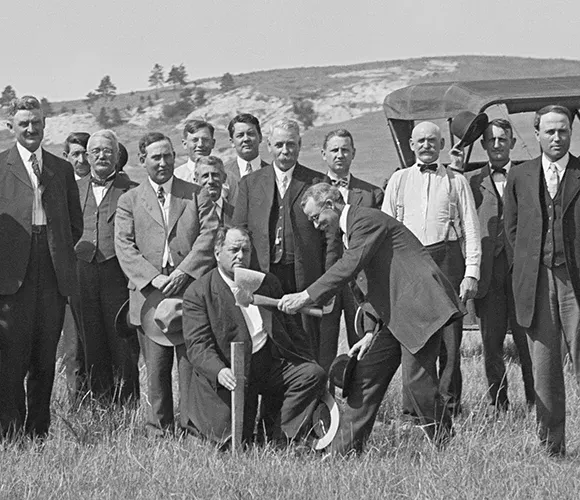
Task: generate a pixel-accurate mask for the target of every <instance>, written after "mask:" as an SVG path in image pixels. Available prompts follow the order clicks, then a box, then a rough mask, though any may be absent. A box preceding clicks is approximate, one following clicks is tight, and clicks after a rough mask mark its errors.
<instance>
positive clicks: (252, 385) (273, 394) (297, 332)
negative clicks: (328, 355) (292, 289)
mask: <svg viewBox="0 0 580 500" xmlns="http://www.w3.org/2000/svg"><path fill="white" fill-rule="evenodd" d="M250 254H251V242H250V236H249V234H248V232H247V231H246V230H245V229H243V228H238V227H234V228H226V227H221V228H220V229H219V230H218V233H217V236H216V242H215V257H216V260H217V266H218V267H217V269H213V270H212V271H210V272H209V273H208V274H206V275H205V276H204V277H203V278H202V279H201V280H199V281H196V282H195V283H193V284H192V285H190V286H189V288H188V289H187V291H186V293H185V296H184V300H183V334H184V337H185V344H186V347H187V356H188V358H189V360H190V362H191V364H192V365H193V370H194V371H193V375H192V383H191V384H190V386H189V388H190V389H189V398H188V403H189V405H188V413H187V414H188V417H189V420H190V425H192V426H193V428H194V429H195V431H197V432H199V433H201V434H202V435H203V436H205V437H206V438H209V439H212V440H215V441H217V442H219V443H223V442H224V441H225V440H227V439H228V438H229V436H230V429H231V397H230V392H229V391H232V390H233V389H234V388H235V384H236V379H235V378H234V376H233V373H232V370H231V359H230V343H231V342H243V343H244V347H245V349H244V350H245V353H246V355H245V361H246V366H245V373H246V380H247V381H248V383H247V385H246V397H245V407H244V426H243V439H244V440H245V441H246V442H247V441H250V440H251V438H252V433H253V430H254V421H255V418H256V408H257V402H258V401H257V400H258V394H263V395H265V396H266V397H267V399H268V401H269V404H270V405H273V407H272V406H271V407H270V408H269V409H268V410H269V411H268V415H269V417H268V418H270V419H271V421H270V422H266V427H267V428H268V427H272V426H273V436H272V437H273V439H275V440H276V441H279V440H283V442H285V441H286V440H294V439H296V438H298V437H300V436H301V435H304V434H305V433H306V432H307V430H308V428H309V426H310V421H311V416H312V412H313V410H314V408H315V406H316V403H317V401H318V399H319V397H320V396H321V394H322V392H323V391H324V383H325V381H326V376H325V374H324V371H323V370H322V368H321V367H320V366H318V365H317V364H316V363H315V362H314V361H313V359H312V353H311V351H310V342H309V339H308V338H307V337H306V335H305V333H304V331H303V330H302V329H301V328H299V327H298V326H297V325H296V323H295V322H294V320H293V318H292V317H291V316H286V315H284V314H282V313H280V312H279V311H277V310H274V311H272V310H271V309H268V308H264V307H257V306H255V305H253V304H250V305H249V306H248V307H242V306H238V305H236V297H235V293H237V291H236V287H235V283H234V268H236V267H241V268H246V267H248V265H249V263H250ZM256 293H257V294H261V295H265V296H267V297H274V298H280V297H281V296H282V289H281V286H280V282H279V281H278V280H277V279H276V277H275V276H274V275H272V274H269V273H268V274H266V277H265V278H264V281H263V282H262V284H261V286H260V288H259V289H258V290H257V291H256Z"/></svg>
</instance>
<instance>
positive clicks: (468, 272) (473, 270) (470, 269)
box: [465, 265, 479, 281]
mask: <svg viewBox="0 0 580 500" xmlns="http://www.w3.org/2000/svg"><path fill="white" fill-rule="evenodd" d="M465 277H466V278H473V279H476V280H478V281H479V266H474V265H469V266H465Z"/></svg>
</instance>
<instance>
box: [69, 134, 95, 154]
mask: <svg viewBox="0 0 580 500" xmlns="http://www.w3.org/2000/svg"><path fill="white" fill-rule="evenodd" d="M90 136H91V134H89V133H88V132H71V133H70V134H69V135H68V136H67V138H66V139H65V140H64V152H65V153H67V154H68V153H69V152H70V145H71V144H78V145H79V146H82V147H83V148H85V149H87V144H88V142H89V137H90Z"/></svg>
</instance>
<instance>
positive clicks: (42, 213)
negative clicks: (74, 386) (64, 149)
mask: <svg viewBox="0 0 580 500" xmlns="http://www.w3.org/2000/svg"><path fill="white" fill-rule="evenodd" d="M8 115H9V119H8V123H7V126H8V128H9V129H10V130H11V131H12V133H13V134H14V136H15V137H16V145H15V146H14V147H12V148H10V149H8V150H6V151H3V152H2V153H0V350H1V351H2V365H1V366H0V435H6V434H16V433H18V432H19V431H21V430H22V429H23V430H24V432H25V433H26V434H27V435H29V436H31V437H35V436H37V437H41V438H43V437H45V436H46V435H47V434H48V429H49V426H50V396H51V394H52V386H53V382H54V374H55V358H56V348H57V344H58V339H59V338H60V333H61V330H62V325H63V320H64V308H65V304H66V297H68V296H70V295H74V293H75V291H76V287H77V284H76V281H77V280H76V273H75V255H74V245H75V243H76V242H77V241H78V239H79V238H80V237H81V235H82V232H83V216H82V213H81V207H80V204H79V192H78V188H77V183H76V182H75V178H74V170H73V167H72V166H71V165H70V163H68V162H67V161H65V160H64V159H63V158H58V157H56V156H54V155H52V154H50V153H49V152H48V151H46V150H44V149H43V148H42V147H41V142H42V139H43V137H44V126H45V119H44V115H43V113H42V109H41V106H40V102H39V101H38V99H36V97H32V96H24V97H21V98H19V99H15V100H14V101H12V103H11V105H10V108H9V111H8ZM25 380H26V387H25Z"/></svg>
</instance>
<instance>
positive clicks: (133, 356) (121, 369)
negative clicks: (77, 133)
mask: <svg viewBox="0 0 580 500" xmlns="http://www.w3.org/2000/svg"><path fill="white" fill-rule="evenodd" d="M87 151H88V160H89V164H90V174H89V175H87V176H85V177H83V178H81V179H80V180H79V181H78V186H79V196H80V200H81V208H82V210H83V219H84V232H83V235H82V237H81V239H80V240H79V242H78V243H77V244H76V246H75V253H76V255H77V272H78V277H79V288H80V295H79V301H78V306H77V307H78V309H79V310H78V311H77V314H76V316H77V317H78V318H80V330H81V332H80V333H81V338H82V344H83V346H84V358H85V369H86V370H85V371H86V373H87V379H88V380H87V384H88V389H89V390H90V391H91V395H92V396H93V397H94V398H95V399H96V400H98V401H99V402H101V403H103V404H109V403H112V402H119V403H122V404H125V403H128V402H131V401H132V402H136V401H137V400H138V399H139V369H138V367H137V362H138V360H139V343H138V341H137V337H136V336H135V337H130V338H128V339H123V338H119V337H118V335H117V332H116V331H115V316H116V315H117V312H118V311H119V309H120V308H121V306H122V305H123V304H124V303H125V301H126V300H127V299H128V298H129V290H128V289H127V278H126V277H125V274H124V273H123V270H122V269H121V266H120V265H119V261H118V259H117V256H116V255H115V211H116V209H117V202H118V200H119V197H120V196H121V195H122V194H124V193H126V192H127V191H128V190H129V189H131V188H133V187H135V186H136V185H137V184H136V183H134V182H132V181H131V180H129V178H128V177H126V176H122V175H118V174H117V169H116V168H115V166H116V165H117V159H118V156H119V142H118V140H117V137H116V135H115V133H114V132H112V131H111V130H100V131H98V132H95V133H94V134H93V135H91V137H90V138H89V141H88V143H87Z"/></svg>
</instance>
